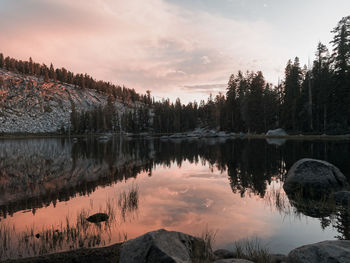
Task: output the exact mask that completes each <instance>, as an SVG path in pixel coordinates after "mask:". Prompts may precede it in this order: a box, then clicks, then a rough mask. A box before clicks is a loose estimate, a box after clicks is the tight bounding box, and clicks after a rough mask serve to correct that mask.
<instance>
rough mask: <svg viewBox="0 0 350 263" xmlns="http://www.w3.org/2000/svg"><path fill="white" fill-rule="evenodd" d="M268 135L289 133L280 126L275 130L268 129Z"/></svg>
mask: <svg viewBox="0 0 350 263" xmlns="http://www.w3.org/2000/svg"><path fill="white" fill-rule="evenodd" d="M266 136H276V137H278V136H288V133H286V131H285V130H283V129H281V128H278V129H275V130H268V131H267V133H266Z"/></svg>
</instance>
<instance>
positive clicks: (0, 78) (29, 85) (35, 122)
mask: <svg viewBox="0 0 350 263" xmlns="http://www.w3.org/2000/svg"><path fill="white" fill-rule="evenodd" d="M106 103H107V96H106V95H103V94H100V93H98V92H96V91H95V90H89V89H81V88H79V87H75V86H74V85H71V84H67V83H62V82H59V81H49V82H45V81H44V80H43V79H42V78H38V77H34V76H27V75H22V74H16V73H13V72H8V71H5V70H2V69H0V133H53V132H57V131H59V130H61V129H62V128H63V129H65V130H69V127H70V114H71V111H72V105H74V107H75V109H76V110H77V111H88V110H92V109H94V108H95V107H97V106H99V105H105V104H106ZM115 107H116V110H117V111H118V112H124V111H125V110H127V106H126V105H124V104H123V103H121V102H119V101H116V102H115Z"/></svg>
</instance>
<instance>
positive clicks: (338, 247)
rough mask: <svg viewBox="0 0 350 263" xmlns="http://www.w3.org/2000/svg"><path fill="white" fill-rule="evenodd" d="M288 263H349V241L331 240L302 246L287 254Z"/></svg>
mask: <svg viewBox="0 0 350 263" xmlns="http://www.w3.org/2000/svg"><path fill="white" fill-rule="evenodd" d="M288 262H293V263H294V262H295V263H329V262H332V263H346V262H350V241H349V240H333V241H323V242H319V243H315V244H310V245H306V246H302V247H299V248H296V249H294V250H292V251H291V252H290V253H289V254H288Z"/></svg>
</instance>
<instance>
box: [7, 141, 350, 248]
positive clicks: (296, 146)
mask: <svg viewBox="0 0 350 263" xmlns="http://www.w3.org/2000/svg"><path fill="white" fill-rule="evenodd" d="M0 149H1V150H0V220H1V221H2V223H4V224H5V223H6V224H14V225H16V229H17V230H16V232H18V231H20V230H23V231H24V230H25V229H26V228H27V227H28V224H29V225H30V224H35V225H36V229H35V231H38V229H41V228H42V227H43V225H45V224H46V226H47V227H51V226H52V225H54V226H57V225H59V224H60V222H61V221H62V220H65V217H67V216H68V218H71V220H75V219H74V216H73V215H76V213H77V211H82V209H85V210H84V211H90V212H91V213H92V212H98V211H101V210H108V209H109V210H113V209H114V210H113V211H114V212H113V213H112V214H118V216H116V217H117V218H118V219H117V220H116V222H117V223H116V226H113V227H111V228H110V229H111V230H110V232H108V231H107V232H105V233H102V234H101V238H104V237H107V239H106V240H104V242H107V243H108V242H116V241H122V240H124V239H126V238H131V237H135V236H137V235H140V234H142V233H144V232H147V231H150V230H153V229H157V228H162V227H166V228H168V229H169V228H170V229H174V230H178V231H184V232H188V233H192V234H196V233H197V234H199V233H200V232H201V230H202V229H203V227H204V226H205V225H206V224H209V225H210V226H211V227H214V228H215V227H217V228H222V231H220V232H219V233H218V243H219V244H218V245H219V246H223V245H228V244H229V243H230V242H233V241H234V240H237V239H240V238H245V237H246V236H247V235H253V234H254V235H259V236H262V237H270V239H271V240H272V238H274V239H276V240H278V238H280V239H283V238H284V240H287V239H292V238H291V237H287V236H286V235H287V234H286V235H285V236H284V237H280V236H279V235H281V233H283V232H284V231H292V230H286V228H288V226H287V227H286V222H285V221H284V219H285V217H286V216H288V217H290V224H291V225H292V227H290V229H293V227H298V228H299V229H306V228H310V225H307V224H305V222H304V221H303V220H304V219H305V218H306V219H307V220H308V222H309V223H308V224H310V222H312V225H313V226H314V227H313V230H312V231H313V232H312V234H309V237H306V235H308V233H307V232H306V231H305V233H304V235H303V236H300V237H298V239H296V240H295V243H297V242H300V239H302V240H304V239H305V242H307V241H309V240H307V238H311V237H310V236H312V237H313V239H312V240H315V241H319V240H318V239H326V238H332V237H337V238H341V239H349V237H350V229H349V226H350V220H349V218H350V217H349V210H348V209H347V208H345V207H339V206H334V207H332V208H331V210H328V211H327V210H322V209H321V210H316V209H315V207H317V206H315V205H308V204H307V203H305V202H300V200H292V201H289V199H288V197H287V196H286V194H285V193H284V191H283V189H282V183H283V179H284V176H285V174H286V171H287V170H288V169H289V168H290V167H291V165H292V164H293V163H294V162H295V161H297V160H299V159H301V158H304V157H309V158H317V159H323V160H327V161H329V162H331V163H333V164H335V165H336V166H338V167H339V168H340V169H341V170H342V171H343V173H344V174H345V175H347V176H350V173H349V172H350V162H348V156H349V153H350V143H349V142H339V141H333V142H332V141H319V142H311V141H305V142H303V141H287V142H285V143H284V144H280V143H275V142H266V141H265V140H240V139H238V140H223V141H222V140H207V141H206V140H194V141H182V140H178V141H162V140H142V139H139V140H125V139H122V138H121V137H115V138H112V139H111V140H110V141H108V142H107V143H101V142H99V141H98V140H96V139H95V138H84V139H79V140H78V142H77V143H71V142H70V141H69V140H68V139H32V140H3V141H0ZM133 187H134V188H133ZM136 188H137V191H136V192H135V191H134V190H135V189H136ZM133 189H134V190H133ZM108 200H109V201H108ZM111 200H114V201H113V202H112V201H111ZM108 202H109V203H108ZM320 205H322V204H320ZM108 207H109V208H108ZM266 208H269V209H270V212H268V211H267V209H266ZM89 209H90V210H89ZM327 209H329V207H327ZM28 212H30V213H28ZM47 213H55V215H57V218H55V219H52V218H49V216H48V215H47ZM61 214H62V216H61ZM72 214H73V215H72ZM277 215H280V216H277ZM9 216H10V217H9ZM313 218H316V219H313ZM56 219H57V220H56ZM60 220H61V221H60ZM315 220H316V221H315ZM48 222H49V223H48ZM315 222H316V223H317V225H318V226H315V225H314V223H315ZM322 229H323V231H322ZM62 231H63V230H62ZM63 232H64V231H63ZM194 232H196V233H194ZM288 234H289V235H291V234H292V233H290V232H288ZM271 240H270V241H271ZM91 242H92V241H91ZM271 242H272V243H273V242H274V241H273V240H272V241H271ZM100 243H101V242H100ZM100 243H99V244H97V245H100ZM279 243H283V242H282V241H281V240H279ZM295 243H293V244H288V243H285V245H284V247H282V248H281V249H279V250H278V249H277V250H278V252H285V251H287V250H288V249H290V248H293V246H297V245H301V244H300V243H299V244H296V245H295ZM103 244H106V243H103ZM77 245H79V242H78V243H77Z"/></svg>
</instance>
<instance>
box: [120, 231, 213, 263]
mask: <svg viewBox="0 0 350 263" xmlns="http://www.w3.org/2000/svg"><path fill="white" fill-rule="evenodd" d="M211 258H213V255H212V252H211V250H210V249H209V248H208V247H207V246H206V244H205V242H204V240H203V239H200V238H197V237H193V236H190V235H186V234H184V233H180V232H175V231H166V230H164V229H160V230H156V231H153V232H149V233H147V234H145V235H143V236H140V237H137V238H135V239H132V240H129V241H127V242H125V243H124V244H123V245H122V246H121V249H120V260H119V263H151V262H169V263H177V262H178V263H180V262H181V263H186V262H188V263H190V262H192V260H193V261H194V262H205V260H207V259H211Z"/></svg>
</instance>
